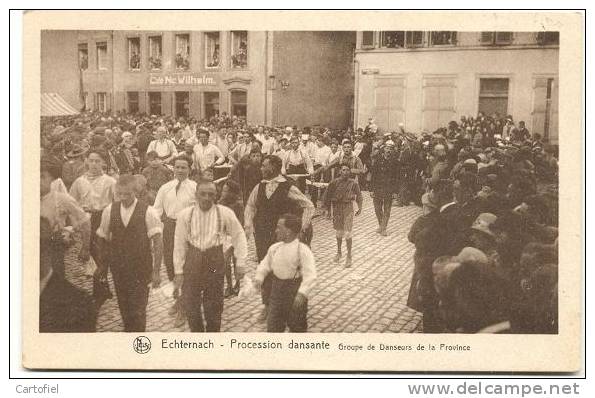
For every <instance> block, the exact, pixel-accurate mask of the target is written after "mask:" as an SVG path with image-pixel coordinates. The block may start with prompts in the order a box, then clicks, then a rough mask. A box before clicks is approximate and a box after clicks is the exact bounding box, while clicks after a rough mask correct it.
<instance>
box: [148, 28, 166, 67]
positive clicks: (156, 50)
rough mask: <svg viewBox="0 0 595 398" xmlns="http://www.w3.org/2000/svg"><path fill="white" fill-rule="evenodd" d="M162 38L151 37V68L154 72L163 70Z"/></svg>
mask: <svg viewBox="0 0 595 398" xmlns="http://www.w3.org/2000/svg"><path fill="white" fill-rule="evenodd" d="M162 54H163V52H162V47H161V36H151V37H149V66H150V68H151V69H152V70H159V69H161V56H162Z"/></svg>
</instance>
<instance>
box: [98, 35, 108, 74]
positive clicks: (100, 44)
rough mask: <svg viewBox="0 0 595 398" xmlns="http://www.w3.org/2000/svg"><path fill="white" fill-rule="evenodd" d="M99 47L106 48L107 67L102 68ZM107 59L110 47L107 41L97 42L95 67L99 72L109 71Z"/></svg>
mask: <svg viewBox="0 0 595 398" xmlns="http://www.w3.org/2000/svg"><path fill="white" fill-rule="evenodd" d="M99 47H105V63H106V65H105V66H103V67H101V66H100V62H99V59H100V57H99ZM107 57H108V46H107V41H97V42H95V67H96V68H97V70H107V69H108V68H107Z"/></svg>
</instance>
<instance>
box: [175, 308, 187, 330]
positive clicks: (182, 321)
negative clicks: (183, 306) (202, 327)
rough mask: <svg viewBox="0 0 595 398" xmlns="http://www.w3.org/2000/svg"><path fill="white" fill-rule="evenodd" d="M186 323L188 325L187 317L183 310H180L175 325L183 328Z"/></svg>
mask: <svg viewBox="0 0 595 398" xmlns="http://www.w3.org/2000/svg"><path fill="white" fill-rule="evenodd" d="M184 325H186V317H185V316H184V314H183V313H182V312H178V315H177V316H176V321H175V323H174V327H176V328H181V327H183V326H184Z"/></svg>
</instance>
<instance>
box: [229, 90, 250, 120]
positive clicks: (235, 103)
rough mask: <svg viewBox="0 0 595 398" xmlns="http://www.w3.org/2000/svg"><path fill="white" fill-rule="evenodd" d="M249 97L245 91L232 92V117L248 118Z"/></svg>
mask: <svg viewBox="0 0 595 398" xmlns="http://www.w3.org/2000/svg"><path fill="white" fill-rule="evenodd" d="M247 101H248V95H247V93H246V92H245V91H239V90H236V91H232V92H231V115H232V116H237V117H242V118H245V117H246V111H247V105H248V103H247Z"/></svg>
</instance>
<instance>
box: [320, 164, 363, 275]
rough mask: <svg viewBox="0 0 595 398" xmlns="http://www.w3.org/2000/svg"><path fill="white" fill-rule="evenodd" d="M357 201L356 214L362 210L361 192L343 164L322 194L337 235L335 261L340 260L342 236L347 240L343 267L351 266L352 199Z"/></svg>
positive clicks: (346, 166) (349, 170)
mask: <svg viewBox="0 0 595 398" xmlns="http://www.w3.org/2000/svg"><path fill="white" fill-rule="evenodd" d="M354 200H355V201H356V203H357V211H356V212H355V215H356V216H359V215H360V213H361V211H362V202H363V198H362V193H361V190H360V188H359V184H358V183H357V181H356V180H355V179H353V178H352V177H351V169H350V168H349V165H347V164H343V165H342V166H341V172H340V174H339V177H338V178H335V179H334V180H333V181H331V183H330V184H329V186H328V189H327V190H326V192H325V195H324V205H325V208H326V209H327V211H330V209H331V205H332V209H333V228H334V229H335V231H336V235H337V255H336V256H335V262H339V261H340V260H341V246H342V244H343V238H345V242H347V257H346V259H345V268H349V267H351V247H352V242H353V239H352V235H353V234H352V230H353V214H354V212H353V201H354Z"/></svg>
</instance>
